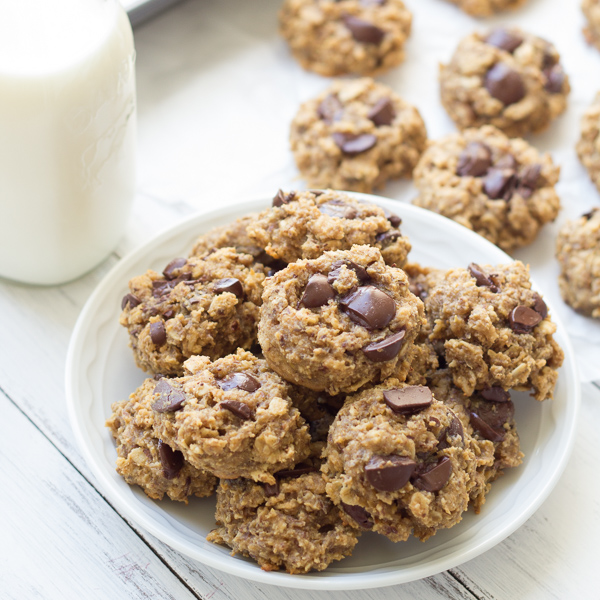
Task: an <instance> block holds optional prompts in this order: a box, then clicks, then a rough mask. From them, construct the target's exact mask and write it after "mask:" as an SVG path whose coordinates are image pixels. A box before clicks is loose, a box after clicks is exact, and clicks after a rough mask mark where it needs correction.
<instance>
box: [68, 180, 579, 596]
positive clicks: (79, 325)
mask: <svg viewBox="0 0 600 600" xmlns="http://www.w3.org/2000/svg"><path fill="white" fill-rule="evenodd" d="M347 193H349V194H350V195H352V196H354V197H357V198H360V199H363V200H366V201H369V202H374V203H375V204H378V205H380V206H384V207H386V208H389V209H392V210H393V208H392V205H393V206H394V207H396V210H399V211H400V212H402V213H411V212H414V213H415V214H421V215H422V214H423V213H427V219H430V220H432V221H433V222H436V221H437V222H438V223H439V224H440V226H441V227H443V228H446V229H448V228H449V229H450V231H452V230H454V231H455V233H456V234H459V235H461V236H467V237H471V236H474V237H475V238H477V243H479V244H481V243H484V244H486V245H488V250H490V251H493V252H495V253H496V254H498V256H499V257H501V261H502V262H512V261H514V260H515V259H513V258H512V257H510V256H509V255H507V254H506V253H504V252H503V251H502V250H500V249H499V248H498V247H497V246H495V245H494V244H492V243H491V242H489V241H488V240H485V239H484V238H482V237H481V236H479V235H478V234H476V233H475V232H473V231H471V230H469V229H467V228H465V227H463V226H462V225H460V224H458V223H456V222H455V221H452V220H450V219H447V218H446V217H443V216H441V215H438V214H437V213H433V212H431V211H427V210H425V209H422V208H420V207H416V206H413V205H411V204H407V203H405V202H399V201H397V200H392V199H390V198H385V197H381V196H376V195H371V194H361V193H356V192H347ZM269 200H270V198H266V197H265V196H261V197H252V198H249V199H245V200H240V201H238V202H236V203H232V204H227V205H226V206H222V207H220V208H216V209H207V210H199V211H197V212H195V213H194V214H193V215H189V216H187V217H185V218H183V219H181V220H180V221H178V222H177V223H175V224H172V225H170V226H167V227H165V228H163V229H162V230H161V231H160V232H158V233H157V234H155V235H153V236H152V237H151V238H150V239H148V240H146V241H145V242H143V243H141V244H139V245H138V246H137V247H136V248H134V249H133V250H131V251H130V252H129V253H127V254H126V255H125V256H124V257H123V258H121V259H120V260H119V261H118V262H117V263H116V264H115V265H114V266H113V267H112V268H111V269H110V270H109V271H108V273H106V275H105V276H104V277H103V278H102V280H101V281H100V283H99V284H98V285H97V286H96V288H95V289H94V291H93V292H92V294H91V295H90V296H89V298H88V299H87V301H86V303H85V305H84V307H83V309H82V310H81V313H80V315H79V317H78V319H77V322H76V324H75V326H74V328H73V332H72V334H71V339H70V341H69V347H68V350H67V358H66V367H65V395H66V402H67V410H68V414H69V420H70V423H71V429H72V430H73V433H74V435H75V438H76V440H77V444H78V446H79V449H80V451H81V452H82V454H83V457H84V459H85V461H86V464H87V466H88V468H90V470H91V471H92V473H93V474H94V476H95V477H96V479H97V480H98V482H99V484H100V486H101V489H102V490H103V491H105V492H106V495H107V496H108V498H109V499H110V501H111V503H113V504H114V505H115V506H117V507H118V511H119V513H120V514H121V515H123V516H125V517H126V518H128V519H129V520H131V521H132V522H133V523H136V524H137V525H139V526H140V527H141V528H142V529H144V530H145V531H147V532H149V533H150V534H152V535H154V536H155V537H157V538H158V539H159V540H161V541H162V542H164V543H165V544H167V545H168V546H170V547H171V548H174V549H175V550H177V551H179V552H181V553H182V554H183V555H184V556H185V557H187V558H191V559H193V560H197V561H199V562H201V563H202V564H205V565H206V566H208V567H211V568H215V569H218V570H219V571H224V572H226V573H229V574H231V575H235V576H238V577H243V578H246V579H249V580H252V581H255V582H258V583H265V584H270V585H278V586H282V587H295V588H302V589H312V590H348V589H366V588H377V587H386V586H390V585H397V584H401V583H408V582H410V581H415V580H419V579H422V578H424V577H429V576H432V575H435V574H438V573H440V572H442V571H445V570H447V569H450V568H453V567H456V566H458V565H460V564H463V563H465V562H467V561H469V560H471V559H473V558H475V557H476V556H479V555H480V554H482V553H483V552H486V551H487V550H489V549H490V548H492V547H493V546H495V545H497V544H498V543H500V542H501V541H502V540H504V539H506V538H507V537H508V536H509V535H511V534H512V533H513V532H514V531H516V530H517V529H518V528H519V527H520V526H521V525H523V523H525V521H527V520H528V519H529V518H530V517H531V516H532V515H533V514H534V513H535V512H536V511H537V510H538V509H539V507H540V506H541V504H542V503H543V502H544V501H545V500H546V499H547V497H548V496H549V494H550V493H551V491H552V490H553V489H554V487H555V486H556V484H557V483H558V480H559V479H560V477H561V476H562V474H563V472H564V470H565V467H566V464H567V462H568V460H569V458H570V456H571V453H572V450H573V445H574V441H575V430H576V427H577V421H578V415H579V409H580V404H581V383H580V381H579V376H578V373H577V366H576V363H575V357H574V353H573V349H572V346H571V342H570V339H569V336H568V332H567V331H566V329H565V327H564V325H563V324H562V322H561V321H560V318H559V317H558V314H557V312H556V311H555V310H553V308H552V304H551V303H550V302H548V307H549V309H550V310H551V312H552V314H553V322H554V323H555V324H556V326H557V330H558V331H559V332H560V337H561V342H560V343H561V347H562V348H563V351H564V353H565V361H564V363H563V366H562V373H564V376H565V377H566V379H569V380H572V381H570V382H568V383H569V385H568V388H567V389H568V392H569V402H567V404H566V410H565V414H564V415H561V416H562V417H565V418H566V419H567V420H566V425H563V432H562V439H563V440H564V442H565V444H566V445H565V447H564V449H563V452H562V454H561V455H560V460H559V463H558V464H557V465H555V468H554V470H553V471H552V476H551V477H549V478H548V479H547V480H546V481H545V485H543V486H541V487H540V488H539V489H538V490H537V493H536V494H535V497H533V498H532V499H531V501H530V502H529V504H528V506H527V507H526V510H523V511H522V512H521V513H520V515H519V517H518V518H517V519H513V520H512V521H511V523H510V525H509V526H504V527H502V528H500V529H499V530H498V531H496V532H495V533H494V534H493V535H491V536H488V537H487V538H486V539H485V541H483V542H482V543H479V544H474V545H472V546H471V547H470V548H468V549H466V550H465V549H461V548H460V547H459V549H457V550H453V551H452V552H449V553H448V554H447V555H445V556H443V557H438V558H434V559H432V560H428V561H426V562H425V563H424V564H423V565H420V566H411V567H410V571H411V574H410V576H409V577H406V576H403V575H405V574H406V571H405V570H404V569H398V570H396V571H392V572H388V573H377V576H376V578H374V575H375V573H372V572H371V575H369V572H366V571H365V572H357V573H343V574H337V573H336V574H331V575H329V576H328V574H327V570H325V571H322V572H320V573H319V576H318V577H314V576H313V577H311V576H310V573H309V574H307V575H291V574H289V573H285V572H277V571H272V572H266V571H262V570H261V569H257V568H256V565H255V564H251V563H247V562H246V561H239V560H238V561H236V560H235V559H234V560H233V561H229V560H227V561H222V560H220V557H216V556H211V555H209V556H204V555H203V556H202V557H199V556H196V555H194V556H192V555H191V554H190V552H189V548H187V546H186V545H185V544H184V543H182V542H180V541H179V540H178V539H177V538H176V537H174V536H173V535H172V534H169V533H168V532H166V531H164V526H162V525H161V524H158V523H156V522H155V521H154V520H153V519H151V518H149V517H147V516H146V515H145V514H141V513H140V512H139V511H136V510H134V507H133V506H131V505H129V503H127V502H126V501H125V499H124V498H123V497H122V495H121V494H120V492H119V490H118V489H117V488H116V487H115V486H114V482H113V481H112V480H111V479H109V478H108V477H106V476H105V472H104V470H103V469H102V468H101V466H100V465H99V464H97V457H96V456H94V454H93V453H92V451H91V449H90V448H89V447H88V444H87V443H86V439H85V435H84V428H83V426H82V424H81V423H80V422H79V412H78V407H77V398H76V397H75V396H76V393H75V390H76V389H77V387H78V386H77V378H78V377H80V372H79V371H78V369H77V366H78V365H79V361H80V357H81V355H82V354H81V352H80V351H79V350H80V348H81V344H82V343H83V341H84V339H85V336H84V334H85V330H86V328H87V329H89V317H90V315H91V314H93V309H94V308H95V305H96V304H97V303H98V301H99V300H100V299H101V297H102V296H103V294H106V293H107V291H108V290H109V289H110V288H111V284H112V283H113V280H115V279H116V278H117V277H118V276H119V274H120V273H121V272H123V273H126V271H127V270H128V269H129V268H131V266H132V265H133V263H135V262H136V261H137V260H138V259H140V258H141V257H142V256H143V255H145V254H147V253H148V252H151V250H152V247H155V246H159V245H160V244H162V243H164V242H166V241H167V240H168V239H171V238H173V237H175V236H176V235H177V234H178V233H180V232H181V231H184V230H187V229H188V228H190V227H192V224H193V223H195V222H196V221H197V222H198V225H201V221H202V220H203V219H218V218H222V217H224V216H229V215H234V216H233V218H238V217H240V216H243V215H245V214H248V213H250V212H253V211H255V210H257V209H259V208H260V206H259V205H261V206H262V207H263V208H264V206H265V204H266V203H267V202H268V201H269ZM388 203H389V204H388ZM255 205H256V207H255ZM386 205H387V206H386ZM405 216H406V215H405V214H403V215H402V217H403V218H405ZM499 262H500V261H499ZM532 283H533V284H534V285H535V281H534V280H533V279H532ZM535 287H536V288H537V286H535ZM571 384H572V385H571ZM532 401H533V400H532ZM199 550H201V549H199ZM457 554H458V555H457ZM374 570H375V571H376V570H377V569H374Z"/></svg>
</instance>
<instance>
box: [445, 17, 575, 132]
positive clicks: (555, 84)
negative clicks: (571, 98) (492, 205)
mask: <svg viewBox="0 0 600 600" xmlns="http://www.w3.org/2000/svg"><path fill="white" fill-rule="evenodd" d="M559 59H560V56H559V54H558V52H557V51H556V48H555V47H554V46H553V45H552V44H551V43H549V42H547V41H546V40H543V39H541V38H539V37H536V36H534V35H531V34H529V33H526V32H524V31H521V30H520V29H516V28H511V29H494V30H492V31H490V32H487V33H473V34H471V35H469V36H467V37H466V38H464V39H463V40H462V41H461V42H460V43H459V45H458V47H457V49H456V51H455V53H454V55H453V56H452V59H451V60H450V63H449V64H447V65H441V66H440V89H441V97H442V104H443V105H444V107H445V109H446V110H447V112H448V114H449V115H450V118H451V119H452V120H453V121H454V122H455V123H456V125H457V126H458V127H459V128H460V129H466V128H468V127H481V126H482V125H494V126H495V127H497V128H498V129H501V130H502V131H504V133H506V134H507V135H508V136H510V137H520V136H523V135H525V134H527V133H535V132H538V131H542V130H543V129H546V128H547V127H548V125H549V124H550V123H551V121H553V120H554V119H555V118H556V117H557V116H558V115H560V114H561V113H562V112H564V110H565V108H566V106H567V95H568V94H569V91H570V86H569V79H568V77H567V75H566V74H565V72H564V70H563V68H562V66H561V64H560V62H559Z"/></svg>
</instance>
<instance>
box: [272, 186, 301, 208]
mask: <svg viewBox="0 0 600 600" xmlns="http://www.w3.org/2000/svg"><path fill="white" fill-rule="evenodd" d="M295 197H296V192H290V193H289V194H285V193H284V192H283V191H282V190H278V192H277V193H276V194H275V197H274V198H273V202H272V203H271V204H272V206H275V207H279V206H283V205H284V204H289V203H290V202H291V201H292V200H293V199H294V198H295Z"/></svg>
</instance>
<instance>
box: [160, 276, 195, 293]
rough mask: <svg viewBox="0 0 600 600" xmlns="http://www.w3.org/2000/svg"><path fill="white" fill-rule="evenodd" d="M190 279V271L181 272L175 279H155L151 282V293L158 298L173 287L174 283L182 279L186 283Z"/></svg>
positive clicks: (176, 283)
mask: <svg viewBox="0 0 600 600" xmlns="http://www.w3.org/2000/svg"><path fill="white" fill-rule="evenodd" d="M191 279H192V274H191V273H182V274H181V275H179V277H176V278H175V279H170V280H166V279H156V280H155V281H153V282H152V295H153V296H154V297H155V298H160V297H162V296H165V295H166V294H168V293H169V292H170V291H171V290H172V289H173V288H175V286H176V285H178V284H179V283H181V282H182V281H183V282H186V283H188V282H190V280H191ZM190 283H191V282H190ZM194 283H195V282H194Z"/></svg>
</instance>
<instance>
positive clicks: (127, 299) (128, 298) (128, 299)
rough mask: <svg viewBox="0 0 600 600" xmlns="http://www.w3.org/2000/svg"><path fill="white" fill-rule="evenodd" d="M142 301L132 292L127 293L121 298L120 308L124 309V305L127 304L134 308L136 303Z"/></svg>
mask: <svg viewBox="0 0 600 600" xmlns="http://www.w3.org/2000/svg"><path fill="white" fill-rule="evenodd" d="M141 303H142V301H141V300H138V299H137V298H136V297H135V296H134V295H133V294H127V295H125V296H123V300H121V310H125V307H126V306H127V305H128V304H129V308H135V307H136V306H137V305H138V304H141Z"/></svg>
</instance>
